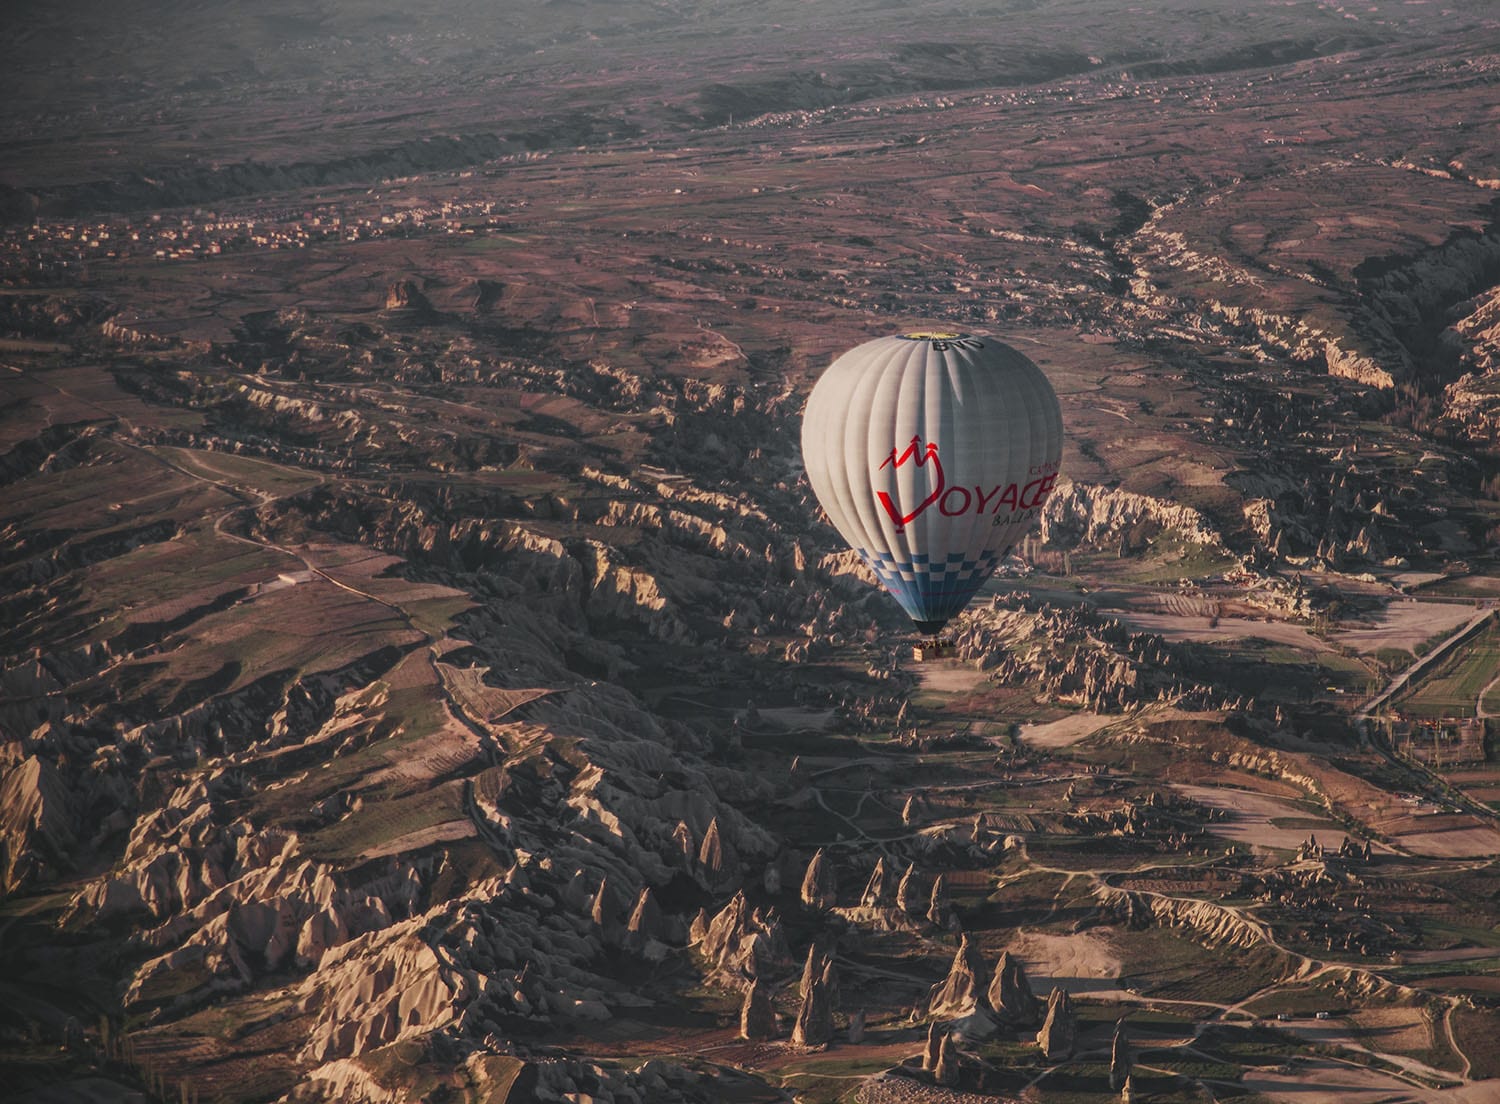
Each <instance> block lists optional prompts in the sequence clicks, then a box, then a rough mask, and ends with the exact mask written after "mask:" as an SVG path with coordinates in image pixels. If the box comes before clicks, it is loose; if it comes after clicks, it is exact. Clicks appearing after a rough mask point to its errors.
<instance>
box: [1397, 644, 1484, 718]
mask: <svg viewBox="0 0 1500 1104" xmlns="http://www.w3.org/2000/svg"><path fill="white" fill-rule="evenodd" d="M1497 675H1500V628H1497V627H1496V626H1495V625H1494V623H1493V622H1492V623H1491V624H1490V626H1489V627H1488V628H1487V629H1485V630H1484V631H1483V632H1481V633H1479V634H1478V635H1477V636H1475V637H1474V638H1473V639H1472V640H1470V641H1467V642H1466V643H1464V644H1461V645H1459V646H1458V647H1457V648H1455V649H1454V650H1453V653H1452V654H1451V655H1449V656H1447V657H1446V658H1444V659H1443V661H1442V662H1441V663H1440V664H1438V667H1437V670H1436V671H1434V672H1433V673H1432V674H1430V675H1427V676H1425V677H1424V678H1422V679H1421V681H1420V682H1419V683H1418V684H1417V686H1416V688H1415V689H1414V690H1411V691H1410V692H1409V693H1407V694H1404V695H1403V696H1402V697H1401V698H1399V699H1398V700H1397V702H1396V707H1397V708H1398V709H1399V710H1401V711H1402V712H1403V713H1407V714H1409V715H1411V716H1413V717H1472V716H1474V707H1475V704H1476V703H1477V702H1478V700H1479V694H1480V692H1481V691H1482V690H1484V688H1485V687H1486V686H1488V685H1489V684H1490V683H1491V682H1492V681H1493V680H1494V679H1495V677H1496V676H1497ZM1497 691H1500V686H1497V687H1496V688H1494V689H1491V691H1490V692H1489V694H1488V695H1486V698H1485V703H1486V707H1487V708H1494V707H1496V706H1497V705H1500V692H1497Z"/></svg>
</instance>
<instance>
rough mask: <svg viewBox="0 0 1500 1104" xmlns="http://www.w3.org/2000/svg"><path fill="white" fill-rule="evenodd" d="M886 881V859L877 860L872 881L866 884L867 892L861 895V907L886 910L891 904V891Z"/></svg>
mask: <svg viewBox="0 0 1500 1104" xmlns="http://www.w3.org/2000/svg"><path fill="white" fill-rule="evenodd" d="M886 880H887V875H886V871H885V859H884V858H880V859H876V860H875V869H874V870H873V871H871V872H870V880H869V881H868V882H866V883H865V891H864V892H863V893H862V894H860V899H859V903H860V907H862V908H871V909H872V908H885V907H886V906H887V905H889V904H890V903H891V891H890V887H889V886H888V885H887V884H886Z"/></svg>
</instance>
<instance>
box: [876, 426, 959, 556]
mask: <svg viewBox="0 0 1500 1104" xmlns="http://www.w3.org/2000/svg"><path fill="white" fill-rule="evenodd" d="M908 460H910V461H913V462H915V464H916V465H917V467H919V468H925V467H926V466H927V464H928V463H929V462H931V464H932V466H933V468H934V469H936V471H937V478H936V479H934V480H933V483H934V484H936V485H935V486H934V487H933V491H932V493H931V494H930V495H928V496H927V497H926V498H924V499H923V500H922V501H921V502H919V503H917V508H916V509H915V510H913V511H912V512H911V513H909V514H903V513H902V512H901V509H900V507H898V506H897V505H896V503H895V502H894V501H892V500H891V496H890V495H888V494H886V493H885V492H884V491H876V492H875V497H876V498H878V499H880V504H881V505H882V506H884V507H885V512H886V513H888V514H890V515H891V520H892V521H894V522H895V523H896V532H898V533H900V532H903V531H904V530H905V529H906V526H907V523H908V522H910V521H912V520H913V519H915V518H917V517H918V516H920V515H921V513H922V511H923V510H925V509H927V507H929V506H931V505H932V504H933V503H934V502H936V501H937V500H938V499H940V498H942V497H943V491H944V490H945V489H946V488H947V484H946V483H945V482H944V480H943V462H942V461H941V460H939V459H938V447H937V442H936V441H928V442H927V447H926V448H925V449H924V448H923V447H922V438H921V437H913V438H912V439H911V444H909V445H907V446H906V451H905V452H903V453H901V454H900V455H899V456H898V455H897V449H894V448H893V449H891V454H890V456H888V457H886V459H885V462H884V463H883V464H881V465H880V467H878V468H876V469H875V470H876V471H884V470H885V469H886V468H890V469H891V470H892V471H894V470H895V469H896V468H901V467H905V466H906V462H907V461H908Z"/></svg>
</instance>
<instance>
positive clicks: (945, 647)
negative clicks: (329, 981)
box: [911, 636, 953, 663]
mask: <svg viewBox="0 0 1500 1104" xmlns="http://www.w3.org/2000/svg"><path fill="white" fill-rule="evenodd" d="M952 655H953V645H952V644H951V643H949V642H948V641H946V640H943V639H942V638H941V637H936V636H934V637H930V638H928V639H926V640H918V641H916V642H915V643H913V644H912V646H911V658H912V659H913V660H914V661H916V662H917V663H926V662H928V661H929V660H934V659H948V658H950V657H951V656H952Z"/></svg>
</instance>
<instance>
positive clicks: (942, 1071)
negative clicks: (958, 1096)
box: [932, 1035, 959, 1088]
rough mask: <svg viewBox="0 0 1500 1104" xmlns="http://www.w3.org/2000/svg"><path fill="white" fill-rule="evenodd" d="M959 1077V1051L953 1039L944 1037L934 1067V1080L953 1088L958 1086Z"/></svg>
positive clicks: (947, 1036) (949, 1036)
mask: <svg viewBox="0 0 1500 1104" xmlns="http://www.w3.org/2000/svg"><path fill="white" fill-rule="evenodd" d="M958 1076H959V1073H958V1049H957V1048H956V1047H955V1046H954V1045H953V1037H952V1036H951V1035H944V1036H943V1041H942V1043H941V1045H940V1046H939V1047H938V1057H937V1062H936V1063H935V1064H934V1065H933V1067H932V1079H933V1080H934V1081H936V1082H937V1083H938V1084H939V1085H946V1086H948V1087H949V1088H951V1087H953V1086H954V1085H957V1084H958Z"/></svg>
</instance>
